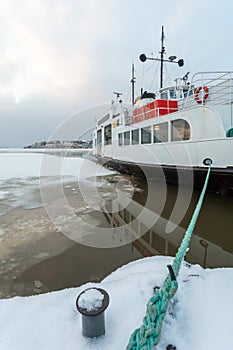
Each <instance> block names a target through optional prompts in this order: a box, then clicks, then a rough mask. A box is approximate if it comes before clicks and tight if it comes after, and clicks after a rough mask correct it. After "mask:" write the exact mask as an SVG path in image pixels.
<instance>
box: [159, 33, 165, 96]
mask: <svg viewBox="0 0 233 350" xmlns="http://www.w3.org/2000/svg"><path fill="white" fill-rule="evenodd" d="M164 54H165V47H164V30H163V26H162V36H161V52H160V62H161V66H160V89H162V87H163V62H164Z"/></svg>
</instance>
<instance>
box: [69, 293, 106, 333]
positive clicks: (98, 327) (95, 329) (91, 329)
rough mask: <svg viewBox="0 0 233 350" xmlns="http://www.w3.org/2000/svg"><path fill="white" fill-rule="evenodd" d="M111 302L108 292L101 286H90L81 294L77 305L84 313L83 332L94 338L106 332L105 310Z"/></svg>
mask: <svg viewBox="0 0 233 350" xmlns="http://www.w3.org/2000/svg"><path fill="white" fill-rule="evenodd" d="M108 304H109V295H108V293H107V292H106V291H105V290H104V289H101V288H88V289H86V290H84V291H83V292H82V293H80V294H79V296H78V297H77V300H76V307H77V309H78V311H79V312H80V313H81V314H82V333H83V335H84V336H85V337H89V338H94V337H99V336H101V335H104V334H105V320H104V311H105V310H106V308H107V307H108Z"/></svg>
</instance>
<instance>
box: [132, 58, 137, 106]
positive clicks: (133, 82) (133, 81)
mask: <svg viewBox="0 0 233 350" xmlns="http://www.w3.org/2000/svg"><path fill="white" fill-rule="evenodd" d="M135 81H136V78H135V76H134V63H132V79H131V84H132V106H133V105H134V85H135Z"/></svg>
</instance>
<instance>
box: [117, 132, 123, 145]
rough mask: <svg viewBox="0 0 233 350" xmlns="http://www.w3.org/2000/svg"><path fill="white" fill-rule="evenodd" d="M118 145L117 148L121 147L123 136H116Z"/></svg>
mask: <svg viewBox="0 0 233 350" xmlns="http://www.w3.org/2000/svg"><path fill="white" fill-rule="evenodd" d="M118 145H119V146H122V145H123V134H118Z"/></svg>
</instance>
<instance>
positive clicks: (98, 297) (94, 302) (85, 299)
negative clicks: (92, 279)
mask: <svg viewBox="0 0 233 350" xmlns="http://www.w3.org/2000/svg"><path fill="white" fill-rule="evenodd" d="M103 299H104V295H103V294H102V293H100V292H99V291H98V290H97V289H95V288H90V289H88V290H85V291H84V292H83V293H82V294H81V295H80V297H79V299H78V306H79V307H80V308H81V309H86V310H87V311H94V310H97V309H99V308H100V307H101V306H102V304H103Z"/></svg>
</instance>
